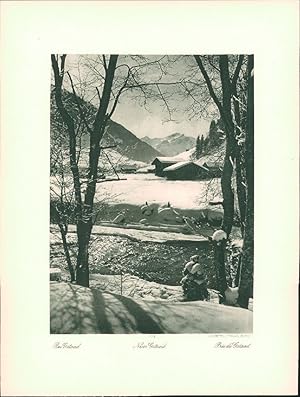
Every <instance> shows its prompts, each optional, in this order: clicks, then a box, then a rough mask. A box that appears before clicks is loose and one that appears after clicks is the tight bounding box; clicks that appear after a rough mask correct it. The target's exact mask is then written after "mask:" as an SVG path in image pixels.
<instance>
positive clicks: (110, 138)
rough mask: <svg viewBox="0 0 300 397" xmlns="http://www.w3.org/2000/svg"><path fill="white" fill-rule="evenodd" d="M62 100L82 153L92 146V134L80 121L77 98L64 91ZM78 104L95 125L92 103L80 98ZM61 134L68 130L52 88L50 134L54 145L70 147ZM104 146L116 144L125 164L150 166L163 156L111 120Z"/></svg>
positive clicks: (116, 149)
mask: <svg viewBox="0 0 300 397" xmlns="http://www.w3.org/2000/svg"><path fill="white" fill-rule="evenodd" d="M63 98H64V102H65V106H66V108H67V109H68V111H69V113H70V114H71V115H72V117H73V118H74V120H75V127H76V130H77V131H78V141H80V148H79V147H78V150H79V149H83V151H86V149H87V148H88V147H89V134H88V133H87V132H86V128H85V126H84V125H83V123H82V122H81V120H80V117H79V111H78V108H77V105H76V102H75V99H74V96H73V94H72V93H70V92H68V91H66V90H64V91H63ZM79 102H80V106H81V107H82V109H83V112H84V113H85V114H86V120H87V122H88V123H89V124H90V125H92V123H93V120H94V116H95V113H96V108H95V107H94V106H93V105H92V104H90V103H88V102H85V101H83V100H81V99H80V101H79ZM62 131H66V130H65V126H64V124H63V122H62V120H61V117H60V115H59V113H58V111H57V108H56V104H55V100H54V95H53V87H52V90H51V103H50V133H51V144H52V145H53V144H54V142H56V140H57V139H58V140H59V142H60V144H62V145H63V146H65V147H67V139H66V134H64V133H63V134H62V133H61V132H62ZM102 145H103V146H105V145H117V146H116V148H115V151H116V152H117V154H120V156H122V161H123V162H126V159H129V160H134V161H138V162H143V163H150V162H151V161H152V160H153V159H154V158H155V157H157V156H160V155H161V153H160V152H159V151H157V150H155V149H154V148H153V147H152V146H150V145H148V144H147V143H146V142H143V141H141V140H140V139H139V138H138V137H136V136H135V135H134V134H133V133H132V132H131V131H129V130H128V129H127V128H125V127H124V126H122V125H121V124H119V123H116V122H114V121H113V120H109V122H108V125H107V128H106V130H105V133H104V136H103V140H102ZM78 146H79V144H78Z"/></svg>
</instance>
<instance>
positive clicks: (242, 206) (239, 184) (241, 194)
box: [236, 149, 246, 236]
mask: <svg viewBox="0 0 300 397" xmlns="http://www.w3.org/2000/svg"><path fill="white" fill-rule="evenodd" d="M236 191H237V196H238V203H239V212H240V224H241V231H242V236H244V231H245V218H246V188H245V185H244V181H243V176H242V156H241V153H240V151H239V150H238V149H237V151H236Z"/></svg>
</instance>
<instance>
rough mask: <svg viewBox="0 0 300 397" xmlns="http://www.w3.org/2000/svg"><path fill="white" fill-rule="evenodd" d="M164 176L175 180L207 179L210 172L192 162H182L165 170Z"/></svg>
mask: <svg viewBox="0 0 300 397" xmlns="http://www.w3.org/2000/svg"><path fill="white" fill-rule="evenodd" d="M163 175H164V176H165V177H166V178H168V179H173V180H195V179H207V178H208V177H209V171H207V170H206V169H205V168H204V167H202V166H201V165H198V164H195V163H193V162H192V161H180V162H178V163H176V164H172V165H170V166H169V167H166V168H165V169H164V170H163Z"/></svg>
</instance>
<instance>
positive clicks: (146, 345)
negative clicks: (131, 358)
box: [132, 341, 168, 350]
mask: <svg viewBox="0 0 300 397" xmlns="http://www.w3.org/2000/svg"><path fill="white" fill-rule="evenodd" d="M167 345H168V344H167V343H159V342H155V341H151V342H145V341H141V342H137V343H136V344H134V345H133V346H132V347H133V349H139V350H145V349H157V350H161V349H165V348H166V347H167Z"/></svg>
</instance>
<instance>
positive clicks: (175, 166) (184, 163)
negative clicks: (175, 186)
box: [164, 161, 201, 172]
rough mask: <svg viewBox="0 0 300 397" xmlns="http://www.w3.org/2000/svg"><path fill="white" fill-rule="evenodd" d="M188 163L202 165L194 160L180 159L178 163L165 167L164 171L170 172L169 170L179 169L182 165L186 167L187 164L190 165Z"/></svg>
mask: <svg viewBox="0 0 300 397" xmlns="http://www.w3.org/2000/svg"><path fill="white" fill-rule="evenodd" d="M188 164H194V165H197V166H198V167H201V166H199V165H198V164H195V163H194V162H193V161H179V162H178V163H176V164H173V165H169V167H166V168H165V169H164V172H166V171H167V172H168V171H175V170H178V169H179V168H182V167H185V166H186V165H188Z"/></svg>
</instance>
